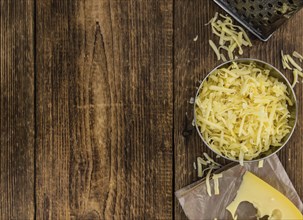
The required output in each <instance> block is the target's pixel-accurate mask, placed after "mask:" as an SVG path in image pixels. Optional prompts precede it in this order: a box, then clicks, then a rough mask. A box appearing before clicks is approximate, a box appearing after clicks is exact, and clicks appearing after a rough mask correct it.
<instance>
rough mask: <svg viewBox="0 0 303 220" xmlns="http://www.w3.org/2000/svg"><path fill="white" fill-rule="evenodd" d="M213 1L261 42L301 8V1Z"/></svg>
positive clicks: (302, 1) (302, 3)
mask: <svg viewBox="0 0 303 220" xmlns="http://www.w3.org/2000/svg"><path fill="white" fill-rule="evenodd" d="M214 1H215V2H216V3H217V4H218V5H219V6H220V7H221V8H223V9H224V10H225V11H226V12H227V13H229V14H230V15H231V16H233V17H234V18H235V19H236V20H237V21H238V22H240V23H241V24H242V25H243V26H244V27H246V28H247V29H248V30H249V31H250V32H252V33H253V34H254V35H255V36H257V37H258V38H259V39H261V40H263V41H267V40H268V39H269V38H270V37H271V35H272V34H273V32H274V31H275V30H277V29H278V28H279V27H280V26H281V25H282V24H283V23H284V22H285V21H286V20H287V19H289V18H290V17H291V16H292V15H294V14H295V13H296V12H298V11H299V10H300V9H301V8H302V7H303V0H278V1H277V0H214Z"/></svg>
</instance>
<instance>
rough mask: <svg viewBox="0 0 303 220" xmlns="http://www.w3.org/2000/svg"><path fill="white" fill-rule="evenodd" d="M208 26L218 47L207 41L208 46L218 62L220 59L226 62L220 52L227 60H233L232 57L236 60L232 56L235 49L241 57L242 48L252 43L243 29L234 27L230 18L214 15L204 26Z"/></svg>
mask: <svg viewBox="0 0 303 220" xmlns="http://www.w3.org/2000/svg"><path fill="white" fill-rule="evenodd" d="M209 24H210V25H211V30H212V33H213V34H214V35H216V36H217V37H219V41H218V44H219V45H220V46H219V47H217V46H216V44H215V43H214V42H213V41H212V40H209V44H210V46H211V48H212V49H213V50H214V52H215V54H216V56H217V59H218V60H220V59H222V60H223V61H226V57H225V56H224V54H223V53H221V50H225V51H226V52H227V55H228V58H229V59H230V60H233V59H234V57H235V58H236V59H237V58H238V57H237V56H234V53H235V51H236V49H237V51H238V54H239V55H242V54H243V48H242V47H243V46H244V47H247V46H249V47H251V46H252V43H251V41H250V39H249V37H248V35H247V34H246V32H245V31H244V29H243V28H242V27H240V26H238V25H234V24H233V20H232V19H231V17H229V16H227V15H226V16H224V15H222V14H218V13H216V14H215V16H214V17H213V18H212V19H211V20H210V21H209V22H208V23H207V24H205V25H209Z"/></svg>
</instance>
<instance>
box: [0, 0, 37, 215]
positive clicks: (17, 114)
mask: <svg viewBox="0 0 303 220" xmlns="http://www.w3.org/2000/svg"><path fill="white" fill-rule="evenodd" d="M33 2H34V1H32V0H28V1H20V2H19V3H18V4H15V3H14V1H7V0H0V219H33V218H34V130H35V129H34V126H35V121H34V47H33V39H34V36H33V22H34V19H33Z"/></svg>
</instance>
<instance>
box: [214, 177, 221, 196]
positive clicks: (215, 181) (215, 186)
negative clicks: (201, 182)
mask: <svg viewBox="0 0 303 220" xmlns="http://www.w3.org/2000/svg"><path fill="white" fill-rule="evenodd" d="M213 180H214V191H215V195H219V194H220V190H219V179H213Z"/></svg>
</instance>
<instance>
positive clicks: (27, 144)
mask: <svg viewBox="0 0 303 220" xmlns="http://www.w3.org/2000/svg"><path fill="white" fill-rule="evenodd" d="M216 11H221V10H220V9H219V8H218V7H217V6H216V5H215V4H214V3H213V1H211V0H207V1H206V0H205V1H204V0H203V1H194V0H190V1H184V0H165V1H164V0H153V1H152V0H142V1H141V0H140V1H138V0H89V1H85V0H62V1H61V0H60V1H59V0H24V1H23V0H22V1H8V0H0V76H1V78H0V83H1V87H0V91H1V92H0V104H1V106H0V129H1V134H0V135H1V136H0V137H1V138H0V141H1V142H0V143H1V146H0V147H1V148H0V199H1V200H0V219H112V218H115V219H172V218H175V219H185V218H186V217H185V215H184V213H183V212H182V209H181V207H180V205H179V203H178V201H177V200H176V198H175V197H174V192H175V191H176V190H178V189H180V188H181V187H183V186H186V185H188V184H190V183H192V182H194V181H196V180H197V176H196V173H195V171H194V169H193V162H194V161H195V159H196V157H197V156H199V155H201V154H202V152H205V151H206V152H208V153H210V151H209V150H208V149H207V148H206V147H205V146H204V145H203V144H202V141H201V140H200V138H199V136H198V135H197V133H196V131H195V130H194V129H193V128H192V127H191V122H192V118H193V109H192V108H193V106H192V105H190V104H189V100H190V98H191V97H193V96H194V94H195V91H196V86H197V85H198V80H200V79H202V78H203V77H204V76H205V75H206V74H207V73H208V72H209V71H210V70H211V69H213V68H214V67H215V66H216V65H218V64H219V63H220V62H218V61H216V58H215V55H214V53H213V52H212V50H211V49H210V47H209V45H208V40H209V39H210V38H211V34H210V30H209V27H208V26H204V24H205V23H207V22H208V20H209V19H210V18H211V17H212V16H213V15H214V13H215V12H216ZM302 20H303V11H301V12H300V13H299V14H297V15H296V16H295V17H294V18H293V19H291V20H290V21H289V22H288V23H287V25H284V26H283V27H282V28H281V29H279V30H278V31H277V32H276V33H275V34H274V36H273V37H272V38H271V39H270V40H269V41H268V42H267V43H263V42H260V41H258V40H256V39H253V44H254V46H253V47H252V48H251V49H246V50H245V52H244V54H245V55H246V56H247V57H252V58H258V59H262V60H264V61H267V62H269V63H271V64H273V65H274V66H276V67H278V68H279V69H282V66H281V64H280V56H279V52H280V50H281V49H283V50H285V51H286V52H292V51H293V50H294V49H295V50H297V51H299V52H303V44H302V42H301V39H302V38H301V36H302V35H303V23H302ZM196 36H198V39H197V41H194V40H193V39H194V38H195V37H196ZM285 74H286V76H287V77H288V78H289V79H290V80H292V76H291V74H290V73H289V72H286V73H285ZM302 90H303V89H302V84H299V85H297V86H296V94H297V98H298V100H299V118H298V126H297V128H296V131H295V133H294V135H293V137H292V138H291V140H290V142H289V144H288V145H287V147H285V149H283V150H282V151H281V152H280V153H279V157H280V159H281V161H282V163H283V165H284V166H285V169H286V171H287V173H288V174H289V176H290V179H291V180H292V182H293V184H294V186H295V188H296V189H297V190H298V193H299V195H300V197H301V198H303V187H302V182H303V174H302V170H303V164H302V163H303V162H302V161H303V150H302V146H303V137H302V135H303V130H302V129H303V128H302V127H303V126H302V120H303V118H302V117H303V114H302V107H303V105H302V99H303V97H302V92H303V91H302ZM210 154H211V153H210ZM220 162H222V163H227V161H223V160H221V161H220Z"/></svg>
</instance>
